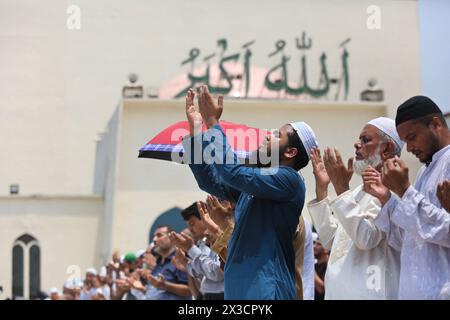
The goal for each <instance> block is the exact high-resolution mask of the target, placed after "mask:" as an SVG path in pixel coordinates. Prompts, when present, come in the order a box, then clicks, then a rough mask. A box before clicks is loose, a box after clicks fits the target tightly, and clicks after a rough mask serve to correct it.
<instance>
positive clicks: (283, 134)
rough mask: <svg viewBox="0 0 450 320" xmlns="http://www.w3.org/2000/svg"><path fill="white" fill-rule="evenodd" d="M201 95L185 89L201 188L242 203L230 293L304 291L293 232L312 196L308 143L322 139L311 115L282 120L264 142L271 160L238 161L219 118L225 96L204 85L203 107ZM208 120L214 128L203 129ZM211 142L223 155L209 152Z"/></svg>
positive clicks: (230, 257) (186, 142) (230, 260)
mask: <svg viewBox="0 0 450 320" xmlns="http://www.w3.org/2000/svg"><path fill="white" fill-rule="evenodd" d="M194 96H195V93H194V91H193V90H189V91H188V93H187V96H186V115H187V118H188V121H189V124H190V129H191V136H190V137H185V139H183V146H184V150H185V153H186V154H187V158H189V156H190V155H189V150H192V149H191V148H192V146H194V149H195V148H196V147H197V148H198V147H200V148H201V150H202V154H203V155H205V158H203V159H202V161H200V162H199V161H194V160H196V159H192V157H191V158H190V160H189V163H190V164H189V166H190V169H191V170H192V172H193V174H194V177H195V179H196V180H197V183H198V185H199V187H200V188H201V189H202V190H204V191H206V192H208V193H210V194H213V195H215V196H217V197H219V198H221V199H224V200H229V201H231V202H234V203H236V209H235V227H234V230H233V234H232V235H231V238H230V242H229V245H228V250H227V263H226V264H225V270H224V278H225V288H224V289H225V290H224V291H225V292H224V294H225V299H226V300H229V299H234V300H245V299H253V300H264V299H270V300H276V299H282V300H295V299H297V292H296V286H295V252H294V247H293V239H294V234H295V232H296V228H297V225H298V222H299V217H300V214H301V211H302V208H303V204H304V200H305V184H304V181H303V178H302V177H301V176H300V175H299V173H298V171H299V170H300V169H302V168H303V167H305V166H306V165H307V164H308V162H309V157H308V153H307V150H311V148H313V147H316V146H317V141H316V138H315V135H314V133H313V131H312V129H311V128H310V127H309V126H308V125H307V124H306V123H304V122H296V123H292V124H286V125H284V126H282V127H281V128H280V129H279V130H278V131H277V132H276V133H275V134H274V135H271V136H268V137H267V140H266V143H264V144H263V145H262V146H261V147H260V149H259V153H260V154H261V155H265V156H268V157H271V159H272V160H273V161H272V162H271V167H270V168H257V167H248V166H245V165H243V164H240V163H239V161H238V160H237V156H236V155H235V154H234V152H233V151H232V150H231V148H230V145H229V144H228V141H227V138H226V136H225V134H224V132H223V131H222V128H221V126H220V124H219V118H220V115H221V114H222V109H223V102H222V99H221V98H219V102H218V103H217V104H216V103H215V101H213V98H212V96H211V95H210V93H209V91H208V88H207V86H202V87H201V88H200V90H199V93H198V101H199V109H200V112H198V111H196V109H195V106H194ZM202 120H203V122H204V124H205V125H206V127H207V128H208V131H206V132H205V133H204V134H201V131H200V133H199V134H196V132H198V131H197V129H198V124H199V123H200V124H201V122H202ZM207 148H208V150H211V149H213V150H214V151H215V152H214V154H215V156H214V159H212V160H218V161H210V160H211V159H207V155H206V154H205V153H206V151H205V150H207ZM211 154H212V153H211ZM230 159H231V161H230ZM276 162H278V164H276Z"/></svg>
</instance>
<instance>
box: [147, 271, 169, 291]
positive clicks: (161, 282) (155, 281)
mask: <svg viewBox="0 0 450 320" xmlns="http://www.w3.org/2000/svg"><path fill="white" fill-rule="evenodd" d="M148 282H150V284H151V285H152V286H153V287H155V288H156V289H165V287H166V279H165V278H164V276H163V275H162V274H160V275H159V276H158V277H155V276H152V275H150V276H149V277H148Z"/></svg>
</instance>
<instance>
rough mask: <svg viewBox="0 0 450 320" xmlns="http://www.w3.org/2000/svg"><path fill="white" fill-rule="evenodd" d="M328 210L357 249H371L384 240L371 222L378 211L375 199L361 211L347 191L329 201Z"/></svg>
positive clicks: (350, 193) (352, 195) (350, 192)
mask: <svg viewBox="0 0 450 320" xmlns="http://www.w3.org/2000/svg"><path fill="white" fill-rule="evenodd" d="M330 208H331V210H332V211H333V213H334V216H335V217H336V218H337V219H338V221H339V223H340V224H341V226H342V227H343V228H344V230H345V232H346V233H347V234H348V236H349V237H350V238H351V239H352V241H353V243H354V244H355V245H356V247H357V248H358V249H361V250H369V249H373V248H375V247H377V246H378V244H379V243H380V242H381V241H382V240H383V239H385V238H386V236H385V233H384V232H383V231H382V230H381V229H380V228H379V227H377V226H376V225H375V223H374V221H373V220H374V219H375V218H376V216H377V214H378V213H379V211H380V204H379V202H378V200H376V199H375V198H373V199H371V200H370V201H369V202H368V204H367V207H365V208H364V210H363V209H362V208H361V205H360V203H359V202H356V200H355V196H354V193H353V192H352V191H350V190H349V191H346V192H344V193H342V194H341V195H339V196H338V197H337V198H336V199H334V200H333V201H331V202H330Z"/></svg>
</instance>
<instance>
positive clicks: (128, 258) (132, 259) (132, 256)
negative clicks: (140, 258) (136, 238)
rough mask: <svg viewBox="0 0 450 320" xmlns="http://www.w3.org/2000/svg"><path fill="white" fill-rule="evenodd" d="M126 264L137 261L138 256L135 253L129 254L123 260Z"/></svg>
mask: <svg viewBox="0 0 450 320" xmlns="http://www.w3.org/2000/svg"><path fill="white" fill-rule="evenodd" d="M123 260H125V261H126V262H129V263H133V262H135V261H136V260H137V257H136V254H135V253H133V252H130V253H127V254H126V255H125V257H124V258H123Z"/></svg>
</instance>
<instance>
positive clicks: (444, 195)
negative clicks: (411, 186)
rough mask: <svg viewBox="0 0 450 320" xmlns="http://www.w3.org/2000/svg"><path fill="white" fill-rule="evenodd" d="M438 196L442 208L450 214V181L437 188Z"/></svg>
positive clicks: (443, 182) (440, 184)
mask: <svg viewBox="0 0 450 320" xmlns="http://www.w3.org/2000/svg"><path fill="white" fill-rule="evenodd" d="M436 195H437V197H438V199H439V202H440V203H441V205H442V208H444V209H445V210H447V212H449V213H450V179H447V180H445V181H442V182H441V183H439V184H438V186H437V188H436Z"/></svg>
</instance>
